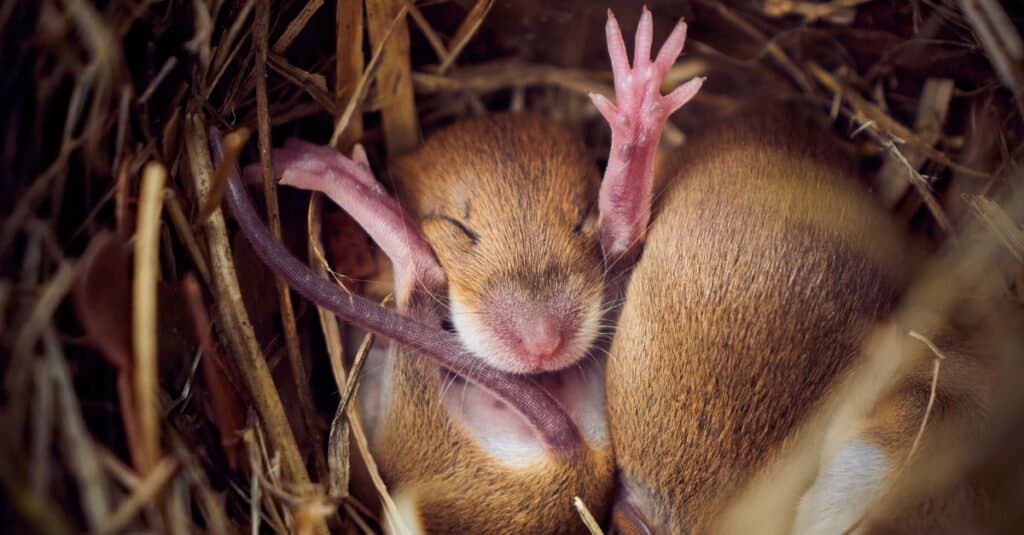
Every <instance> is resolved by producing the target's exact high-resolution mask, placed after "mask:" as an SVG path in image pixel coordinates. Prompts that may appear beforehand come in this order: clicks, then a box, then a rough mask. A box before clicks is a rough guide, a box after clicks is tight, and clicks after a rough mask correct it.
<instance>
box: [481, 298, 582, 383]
mask: <svg viewBox="0 0 1024 535" xmlns="http://www.w3.org/2000/svg"><path fill="white" fill-rule="evenodd" d="M510 301H512V302H508V303H505V306H499V307H496V309H495V311H494V312H495V316H496V317H495V320H497V321H495V323H494V325H493V329H494V334H495V337H496V338H498V339H499V340H501V341H502V342H504V344H505V345H506V347H508V348H509V350H510V352H511V353H512V355H514V358H515V359H516V360H518V361H519V363H520V366H521V367H522V368H523V371H524V372H527V373H534V372H540V371H550V370H554V369H558V368H561V367H563V366H564V365H565V363H564V362H562V361H563V360H565V357H566V356H565V355H564V353H565V349H566V345H567V342H569V341H570V340H569V339H570V338H571V337H572V330H573V325H571V323H572V322H570V321H569V320H568V318H566V314H565V313H564V312H562V311H560V310H557V309H556V307H554V306H552V304H550V303H544V302H530V301H520V300H510ZM515 301H519V302H515Z"/></svg>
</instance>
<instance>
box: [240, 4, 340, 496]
mask: <svg viewBox="0 0 1024 535" xmlns="http://www.w3.org/2000/svg"><path fill="white" fill-rule="evenodd" d="M314 4H317V7H319V4H318V3H316V2H309V3H307V4H306V8H310V7H311V6H312V5H314ZM300 18H301V15H300V17H297V18H296V21H298V20H299V19H300ZM303 25H304V23H303ZM269 31H270V1H269V0H261V2H260V5H259V6H257V8H256V24H255V25H254V27H253V43H254V45H255V47H256V127H257V132H258V139H257V141H258V142H259V153H260V166H261V167H262V169H263V193H264V197H265V201H266V204H267V223H268V225H269V227H270V231H271V232H272V233H273V234H274V237H275V238H277V239H278V240H280V239H281V213H280V209H279V208H278V204H277V181H276V180H274V167H273V162H272V161H271V157H270V141H271V140H270V117H269V112H268V109H269V104H268V103H267V78H266V65H267V54H268V52H269V51H268V50H267V39H268V35H267V34H268V33H269ZM229 159H230V158H229ZM275 279H276V281H277V298H278V303H279V307H280V311H281V324H282V327H283V328H284V341H285V349H286V350H287V355H288V363H289V364H290V365H291V372H292V381H293V383H294V386H295V392H296V393H297V394H298V398H299V412H300V413H301V414H302V423H303V425H304V426H305V428H306V433H307V434H308V435H309V437H310V438H311V439H312V442H313V462H314V466H315V467H316V473H317V479H318V480H320V481H325V480H326V479H327V460H326V459H325V458H324V451H323V434H322V433H321V432H320V426H319V425H318V423H317V417H316V407H314V405H313V395H312V393H310V391H309V374H308V373H307V372H306V365H305V363H304V362H303V360H302V351H301V349H300V348H299V330H298V327H297V326H296V325H295V309H294V308H293V307H292V294H291V290H290V289H289V288H288V284H287V283H286V282H285V281H284V280H283V279H281V278H280V277H276V278H275Z"/></svg>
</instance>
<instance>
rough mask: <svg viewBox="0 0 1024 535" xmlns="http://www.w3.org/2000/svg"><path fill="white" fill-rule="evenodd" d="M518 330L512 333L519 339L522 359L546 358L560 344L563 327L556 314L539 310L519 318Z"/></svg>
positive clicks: (555, 351) (556, 352)
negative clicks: (534, 313) (536, 312)
mask: <svg viewBox="0 0 1024 535" xmlns="http://www.w3.org/2000/svg"><path fill="white" fill-rule="evenodd" d="M519 320H520V321H519V322H518V323H519V325H518V326H517V327H518V329H517V330H518V332H517V333H512V334H513V335H515V336H516V337H518V339H519V345H520V346H521V347H522V350H523V358H524V360H527V361H530V360H537V361H538V364H539V363H540V362H539V361H543V360H548V359H549V358H550V357H552V356H554V355H557V354H558V350H559V349H560V348H561V346H562V339H563V338H564V334H563V331H564V328H563V326H562V320H561V318H560V317H559V315H558V314H555V313H553V312H540V313H538V314H536V315H532V316H527V317H523V318H519Z"/></svg>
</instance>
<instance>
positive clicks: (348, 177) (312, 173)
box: [245, 139, 445, 310]
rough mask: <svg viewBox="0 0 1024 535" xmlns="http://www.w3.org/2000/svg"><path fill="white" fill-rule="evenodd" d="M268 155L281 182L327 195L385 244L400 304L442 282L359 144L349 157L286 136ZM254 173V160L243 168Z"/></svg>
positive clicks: (438, 269)
mask: <svg viewBox="0 0 1024 535" xmlns="http://www.w3.org/2000/svg"><path fill="white" fill-rule="evenodd" d="M273 159H274V169H275V170H276V171H277V173H278V174H279V175H280V176H281V183H282V184H285V185H288V186H293V187H296V188H300V189H305V190H310V191H319V192H321V193H323V194H325V195H327V196H328V197H330V199H331V200H332V201H334V202H335V203H336V204H337V205H338V206H340V207H341V208H342V209H343V210H345V211H346V212H347V213H348V214H349V215H351V216H352V218H353V219H355V220H356V222H357V223H359V225H360V226H362V227H363V229H365V230H366V232H367V234H369V235H370V237H371V238H373V241H375V242H377V245H378V246H380V248H381V249H383V250H384V253H385V254H387V255H388V258H390V259H391V262H392V263H393V264H394V270H395V293H396V296H397V299H396V300H397V302H398V306H399V309H401V310H407V309H408V306H409V302H410V300H411V299H412V298H413V296H414V295H416V294H418V293H419V292H426V295H433V294H435V293H436V292H438V291H440V290H442V289H443V288H444V285H445V276H444V271H443V270H442V269H441V266H440V264H438V262H437V258H436V257H435V256H434V251H433V250H432V249H431V248H430V245H428V244H427V241H426V239H425V238H424V237H423V234H422V233H421V232H420V229H419V227H418V226H417V225H416V223H415V222H413V221H412V219H410V218H409V216H408V214H406V213H405V211H404V210H403V209H402V207H401V206H399V204H398V201H396V200H395V199H394V198H393V197H391V196H390V195H389V194H388V192H387V190H385V189H384V187H383V186H381V184H380V183H379V182H377V180H376V179H375V178H374V176H373V173H372V172H371V171H370V163H369V161H368V160H367V159H366V151H364V150H363V147H362V146H361V145H356V147H355V149H353V151H352V159H349V158H346V157H345V156H344V155H342V154H341V153H339V152H338V151H336V150H334V149H333V148H331V147H326V146H321V145H314V144H312V143H307V142H305V141H301V140H298V139H289V140H288V141H285V144H284V147H282V148H279V149H274V152H273ZM258 173H260V169H259V167H258V166H249V167H248V168H246V169H245V174H246V175H251V174H258Z"/></svg>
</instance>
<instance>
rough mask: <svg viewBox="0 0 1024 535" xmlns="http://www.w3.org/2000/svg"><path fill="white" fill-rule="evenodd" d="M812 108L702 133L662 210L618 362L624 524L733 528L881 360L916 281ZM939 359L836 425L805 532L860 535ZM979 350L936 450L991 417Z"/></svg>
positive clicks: (951, 381) (956, 386)
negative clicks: (763, 485)
mask: <svg viewBox="0 0 1024 535" xmlns="http://www.w3.org/2000/svg"><path fill="white" fill-rule="evenodd" d="M795 117H797V114H796V113H794V112H793V111H792V110H788V109H785V108H781V107H780V108H771V109H769V110H761V111H757V110H753V109H747V110H745V111H744V112H742V113H740V114H738V115H736V116H734V117H731V118H728V119H724V120H721V121H718V122H716V123H715V124H714V125H711V126H709V127H708V128H706V129H704V130H703V131H701V132H698V133H696V134H695V135H694V136H693V137H692V139H690V140H689V141H688V143H687V144H686V145H685V146H684V147H683V148H682V150H681V151H680V153H679V154H678V165H677V167H675V169H676V170H677V171H676V172H674V177H672V178H671V179H669V180H668V181H667V182H666V187H665V191H664V193H663V195H661V196H660V198H659V199H658V201H657V203H656V205H655V208H654V212H655V213H654V216H653V219H652V223H651V226H650V229H649V232H648V234H647V237H646V243H645V245H644V247H643V251H642V254H641V256H640V259H639V261H638V262H637V264H636V266H635V269H634V271H633V273H632V276H631V279H630V281H629V283H628V287H627V290H626V301H625V304H624V306H623V309H622V311H621V315H620V317H619V323H618V326H617V329H616V334H615V337H614V339H613V341H612V344H611V347H610V353H609V358H608V363H607V373H606V389H607V390H606V392H607V400H608V422H609V431H610V433H611V437H612V447H613V451H614V453H615V456H616V463H617V467H618V478H619V488H620V490H619V495H618V497H617V498H616V503H615V505H614V512H613V521H614V524H615V526H614V527H615V529H616V530H618V532H620V533H704V532H709V531H715V530H716V529H717V528H720V526H719V525H718V522H719V521H720V520H721V515H722V514H723V512H724V511H725V510H726V509H727V508H728V506H729V505H730V504H731V502H732V501H733V500H735V499H736V498H737V496H738V495H739V494H740V491H741V490H743V489H744V487H745V486H746V485H747V484H748V483H749V482H751V481H752V480H753V479H754V478H755V477H756V476H759V475H762V474H764V473H766V471H768V470H770V469H771V468H772V467H773V466H775V464H776V463H777V462H779V460H780V459H781V458H783V457H784V455H785V454H786V452H787V449H786V447H787V445H788V444H790V441H791V440H793V437H794V436H795V434H796V433H797V432H798V431H799V430H801V429H802V428H803V426H804V424H805V423H806V422H807V421H808V419H809V418H811V417H812V416H813V415H815V414H816V411H818V409H820V408H822V407H823V406H824V405H823V403H824V401H825V400H826V399H827V398H828V397H829V395H830V394H832V393H833V391H834V390H835V389H836V388H837V385H839V383H840V381H841V379H842V378H844V377H845V375H846V372H847V371H848V370H849V369H850V368H851V366H853V365H855V364H856V363H858V362H859V361H861V360H863V359H864V358H865V357H863V356H862V354H861V350H862V346H863V343H864V340H865V338H866V335H867V334H868V333H869V332H870V331H871V330H872V329H873V327H874V326H875V325H876V324H877V323H878V322H882V321H888V320H889V319H890V318H889V314H890V312H891V311H892V310H893V308H894V306H895V304H896V303H897V300H898V298H899V297H900V296H901V294H902V292H903V291H904V289H905V288H906V286H907V282H908V280H910V278H909V275H910V273H909V268H908V267H907V265H908V264H909V263H910V262H911V260H912V255H911V253H910V252H909V251H910V247H909V245H908V242H907V240H906V237H905V236H903V235H902V233H901V232H900V231H899V230H898V229H897V228H896V226H895V224H894V223H893V222H892V221H891V220H890V217H889V215H888V214H887V213H885V212H884V211H883V210H882V209H881V208H880V207H879V206H877V205H876V204H875V203H874V202H873V199H871V198H870V196H869V195H868V194H867V193H866V192H865V191H862V190H861V188H860V187H859V186H858V184H857V183H856V182H855V175H854V174H853V172H852V166H851V165H848V164H846V163H845V161H844V159H843V158H842V156H841V155H840V154H839V153H838V151H837V150H836V148H835V147H834V146H833V145H832V144H830V143H829V142H828V140H827V139H828V136H827V135H825V134H823V133H815V130H814V129H813V128H811V127H809V126H807V125H804V124H802V123H801V122H800V121H798V120H796V119H795ZM926 334H927V333H926ZM914 343H916V342H914ZM931 360H932V359H923V360H922V362H923V363H924V367H923V368H922V369H920V370H916V369H915V370H914V371H913V372H912V373H909V374H908V375H907V376H906V377H905V378H904V380H903V381H902V382H901V383H900V384H899V385H898V386H897V387H895V388H893V389H892V390H891V391H890V392H888V393H887V394H886V395H885V397H883V398H882V401H881V402H880V403H879V404H878V406H877V407H875V409H874V410H873V411H872V412H871V414H870V415H869V416H868V417H866V418H864V419H863V420H861V421H858V422H856V425H851V426H846V427H845V428H844V429H843V430H840V431H837V430H830V431H829V432H828V433H829V437H828V441H827V442H828V444H827V445H826V446H825V447H824V453H822V456H821V467H820V470H819V472H818V475H817V476H816V479H814V482H813V485H810V483H811V482H810V481H807V484H808V485H810V487H809V488H808V487H804V489H806V493H805V495H804V496H803V498H800V497H799V492H798V493H797V494H796V495H795V496H794V498H793V500H792V502H791V503H789V504H788V505H787V506H786V508H785V509H782V510H779V511H778V514H779V515H780V516H782V517H784V518H788V519H789V521H790V522H791V524H790V525H793V526H795V527H794V533H835V534H840V533H845V532H847V530H849V529H851V528H852V527H854V526H855V525H856V523H857V521H858V520H859V519H860V518H861V516H862V515H864V513H865V512H866V511H867V510H868V508H869V507H870V506H871V504H872V503H873V502H874V500H875V499H877V497H878V496H880V495H882V494H883V493H884V492H885V491H886V489H888V488H889V486H890V485H891V483H892V481H893V480H894V479H895V477H896V474H897V472H898V469H899V467H900V466H901V464H902V463H903V462H904V460H905V459H906V458H907V456H908V453H909V451H910V448H911V445H912V443H913V441H914V438H915V435H916V433H917V431H918V429H919V428H920V422H921V419H922V417H923V415H924V408H925V406H926V405H927V400H928V396H929V386H930V383H931ZM976 361H977V359H974V358H973V357H971V356H970V355H969V353H964V352H957V351H950V352H949V353H948V354H947V360H946V361H945V362H944V364H943V369H944V370H948V371H946V372H944V373H945V375H943V378H944V379H943V381H942V382H940V383H939V384H938V392H937V402H936V403H937V405H936V406H937V407H942V409H941V410H937V411H936V412H935V413H933V414H932V415H931V419H930V420H929V423H928V427H927V431H926V432H925V433H924V435H922V437H921V443H920V448H921V450H920V451H926V450H928V449H929V448H931V447H932V446H933V445H935V444H936V443H937V442H936V440H935V439H934V437H935V436H936V434H937V433H940V432H941V430H943V429H948V428H949V427H948V426H949V425H952V424H953V422H959V423H961V424H962V423H964V422H965V421H967V420H968V419H969V418H976V419H977V421H980V420H981V419H980V418H977V415H976V414H972V412H973V411H974V408H976V407H979V406H985V401H984V398H985V396H986V393H985V390H984V388H981V385H984V384H986V381H985V380H983V379H982V374H983V373H984V367H983V366H977V365H976ZM972 363H973V364H972ZM973 425H975V427H977V426H978V425H980V424H977V423H975V424H973ZM808 477H809V478H814V477H815V476H814V474H813V473H810V474H808ZM769 485H770V483H769ZM772 492H776V493H777V492H781V491H780V490H779V489H773V491H772ZM761 528H764V529H765V530H766V531H765V532H769V531H768V528H767V527H765V526H761ZM759 529H760V528H759ZM785 529H787V530H788V529H789V528H785ZM726 532H729V531H728V530H726Z"/></svg>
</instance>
